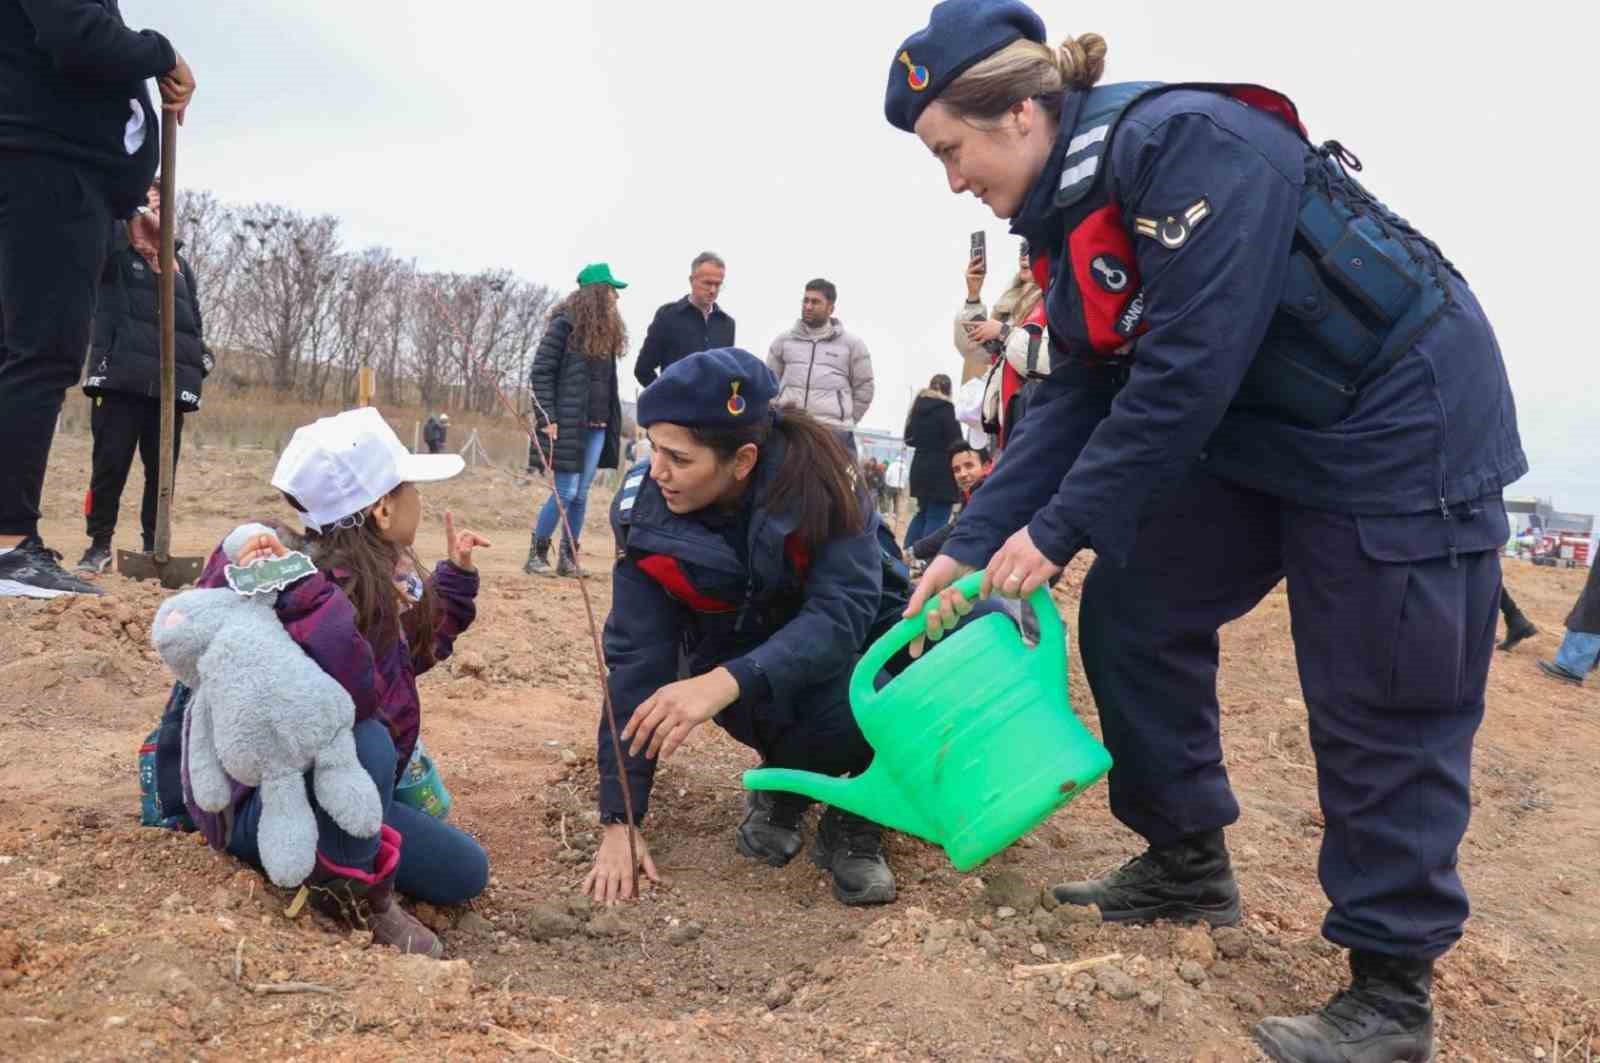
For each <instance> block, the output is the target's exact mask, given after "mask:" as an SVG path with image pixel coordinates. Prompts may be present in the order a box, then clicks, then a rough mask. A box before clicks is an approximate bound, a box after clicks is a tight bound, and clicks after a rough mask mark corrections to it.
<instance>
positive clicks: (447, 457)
mask: <svg viewBox="0 0 1600 1063" xmlns="http://www.w3.org/2000/svg"><path fill="white" fill-rule="evenodd" d="M466 467H467V463H466V461H465V460H463V459H462V457H461V455H460V454H406V455H396V456H395V471H396V472H398V473H399V474H400V482H401V483H412V484H425V483H433V482H434V481H436V480H448V479H450V478H451V477H452V476H458V475H460V473H461V472H462V470H464V469H465V468H466Z"/></svg>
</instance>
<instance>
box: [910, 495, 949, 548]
mask: <svg viewBox="0 0 1600 1063" xmlns="http://www.w3.org/2000/svg"><path fill="white" fill-rule="evenodd" d="M954 508H955V503H954V502H924V501H923V500H922V499H920V498H919V499H917V515H916V516H914V517H912V518H911V524H910V525H909V526H908V527H907V528H906V549H907V550H909V549H911V548H912V547H913V546H915V545H916V543H917V540H919V539H922V538H925V537H926V536H929V535H932V534H933V533H934V532H936V531H938V530H939V529H940V528H942V527H944V526H945V525H946V524H949V523H950V511H951V510H952V509H954Z"/></svg>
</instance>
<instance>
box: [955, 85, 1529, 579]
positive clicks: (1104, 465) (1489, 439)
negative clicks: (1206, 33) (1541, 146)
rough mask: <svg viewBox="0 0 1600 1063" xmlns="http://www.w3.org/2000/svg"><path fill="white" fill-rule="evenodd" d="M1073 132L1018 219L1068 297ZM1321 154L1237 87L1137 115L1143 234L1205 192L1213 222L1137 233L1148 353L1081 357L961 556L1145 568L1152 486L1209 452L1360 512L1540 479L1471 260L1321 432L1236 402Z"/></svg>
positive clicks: (1263, 482)
mask: <svg viewBox="0 0 1600 1063" xmlns="http://www.w3.org/2000/svg"><path fill="white" fill-rule="evenodd" d="M1072 113H1073V109H1072V108H1071V107H1067V108H1064V115H1070V114H1072ZM1065 121H1066V119H1065V118H1064V123H1065ZM1071 133H1072V130H1071V129H1067V128H1064V129H1063V133H1062V135H1061V137H1060V138H1059V139H1060V141H1061V142H1062V143H1060V144H1058V145H1057V150H1056V151H1055V152H1054V153H1053V155H1052V158H1051V162H1050V164H1049V165H1047V167H1046V170H1045V172H1044V173H1043V174H1042V175H1041V177H1040V180H1039V183H1038V185H1037V186H1036V187H1035V189H1034V190H1033V192H1032V193H1030V196H1029V199H1028V202H1027V203H1026V204H1025V205H1024V207H1023V209H1022V211H1021V213H1020V214H1019V216H1018V217H1017V218H1016V219H1015V220H1014V222H1013V230H1014V231H1016V232H1018V233H1019V234H1020V235H1023V236H1025V237H1027V238H1028V240H1029V242H1030V246H1032V247H1033V248H1035V249H1036V253H1048V255H1049V256H1050V276H1051V280H1052V289H1054V288H1055V286H1056V285H1057V284H1059V283H1060V278H1061V277H1062V276H1063V271H1064V270H1067V269H1069V268H1070V264H1069V263H1065V262H1063V261H1062V258H1063V252H1064V250H1065V248H1064V241H1065V236H1066V234H1065V232H1064V223H1063V221H1062V220H1061V218H1060V216H1059V214H1058V212H1056V211H1055V209H1054V206H1053V202H1054V200H1053V196H1054V194H1055V192H1056V189H1057V188H1058V186H1059V185H1061V184H1062V179H1063V176H1064V174H1063V161H1064V157H1065V151H1066V147H1067V145H1066V142H1067V140H1068V137H1069V136H1070V135H1071ZM1308 157H1310V156H1309V151H1308V146H1307V144H1306V142H1305V141H1303V140H1301V139H1300V138H1299V136H1297V135H1296V133H1295V131H1294V130H1293V129H1292V128H1290V126H1289V125H1287V124H1286V123H1285V122H1283V121H1281V120H1280V119H1279V118H1277V117H1274V116H1273V115H1271V114H1269V113H1267V112H1265V111H1262V110H1258V109H1256V108H1253V107H1249V106H1246V105H1244V104H1242V103H1240V102H1238V101H1237V100H1234V99H1231V98H1229V97H1228V96H1226V95H1223V94H1221V93H1216V92H1209V91H1203V90H1196V89H1174V90H1172V91H1168V92H1164V93H1161V94H1157V95H1153V96H1149V97H1146V98H1143V99H1141V100H1139V101H1138V102H1136V103H1134V104H1133V105H1132V106H1131V107H1130V108H1129V109H1128V110H1127V112H1126V113H1125V114H1124V116H1123V118H1122V121H1121V123H1120V124H1119V125H1118V126H1117V127H1116V131H1115V133H1114V134H1113V136H1112V140H1111V143H1110V144H1109V145H1108V146H1107V147H1106V149H1105V154H1104V157H1103V159H1102V163H1101V164H1102V166H1103V168H1104V178H1103V179H1104V180H1105V181H1107V182H1108V183H1107V185H1106V188H1107V190H1108V191H1109V193H1110V195H1111V201H1112V202H1113V203H1115V204H1117V205H1118V206H1119V207H1120V210H1121V214H1122V219H1123V223H1124V225H1125V226H1126V229H1127V231H1128V232H1129V233H1135V232H1136V231H1137V228H1136V222H1137V219H1138V218H1140V217H1152V216H1153V217H1161V216H1164V215H1170V214H1172V213H1173V212H1175V211H1178V212H1181V211H1183V210H1184V209H1185V208H1187V207H1189V206H1190V205H1191V204H1196V203H1198V202H1199V201H1200V200H1201V199H1204V200H1205V201H1206V202H1207V204H1208V205H1209V215H1208V216H1207V217H1205V218H1204V220H1203V221H1202V222H1200V223H1199V224H1196V225H1194V226H1193V228H1192V231H1191V232H1190V233H1189V236H1188V239H1187V240H1186V241H1185V242H1184V243H1183V244H1182V245H1181V246H1180V247H1177V248H1175V249H1174V248H1171V247H1169V246H1166V245H1165V244H1163V243H1162V242H1161V241H1160V240H1157V239H1154V238H1148V237H1144V236H1138V235H1135V236H1134V237H1133V241H1134V242H1133V246H1134V253H1135V256H1136V265H1137V270H1138V273H1139V274H1140V275H1141V276H1142V278H1143V294H1144V306H1143V315H1144V316H1143V324H1142V326H1141V328H1142V329H1143V331H1142V332H1141V333H1140V334H1139V335H1138V338H1137V339H1136V341H1135V343H1134V346H1133V349H1132V352H1131V358H1125V359H1122V360H1121V364H1113V365H1108V364H1106V363H1105V362H1104V361H1099V360H1096V359H1094V358H1092V357H1087V355H1088V354H1089V352H1074V351H1068V352H1066V353H1067V355H1068V357H1065V358H1061V359H1060V360H1059V361H1058V362H1057V363H1056V364H1055V366H1054V371H1053V373H1052V375H1051V376H1050V378H1049V379H1048V380H1046V381H1044V382H1043V383H1042V384H1041V385H1040V387H1039V389H1038V392H1037V394H1036V395H1035V397H1034V399H1033V400H1032V403H1031V404H1030V406H1029V408H1028V412H1027V415H1026V416H1025V417H1024V418H1023V420H1022V422H1021V423H1020V424H1019V425H1018V427H1017V429H1016V431H1015V433H1014V435H1013V436H1012V438H1011V440H1010V443H1009V445H1008V447H1007V450H1006V456H1005V460H1004V461H1002V462H1000V463H999V465H998V467H997V468H996V470H995V472H994V474H993V475H992V476H990V478H989V480H988V483H987V485H986V486H985V488H984V490H983V492H982V493H981V494H980V495H979V496H978V497H977V498H976V499H974V501H973V504H972V506H971V507H970V508H969V509H968V510H967V511H966V512H965V513H964V514H963V516H962V519H961V523H960V524H959V525H957V527H956V529H955V531H954V532H953V533H952V534H951V536H950V539H949V541H948V542H947V543H946V545H945V547H944V551H943V552H944V553H946V554H949V555H951V556H952V557H954V558H956V559H957V560H959V561H962V562H964V563H966V564H969V565H983V564H985V563H987V561H988V559H989V557H990V556H991V555H992V554H993V553H994V551H995V550H997V549H998V548H999V547H1000V546H1001V545H1002V543H1003V542H1004V541H1005V539H1006V538H1007V536H1009V535H1010V534H1011V533H1012V532H1014V531H1016V530H1017V529H1018V528H1020V527H1023V526H1024V525H1026V526H1027V527H1028V529H1029V532H1030V534H1031V535H1032V538H1033V540H1034V543H1035V545H1036V546H1037V547H1038V548H1039V550H1040V551H1041V552H1043V553H1044V554H1045V556H1046V557H1049V558H1050V559H1051V560H1052V561H1054V562H1057V563H1063V564H1064V563H1065V562H1066V561H1067V560H1068V559H1070V558H1071V557H1072V555H1073V554H1074V553H1076V552H1077V551H1078V550H1079V549H1080V548H1082V547H1084V546H1092V547H1093V548H1094V550H1095V551H1096V553H1097V554H1099V555H1101V556H1104V557H1107V558H1109V559H1111V560H1112V561H1114V562H1121V561H1125V560H1126V558H1127V556H1128V552H1129V551H1130V550H1131V548H1132V544H1133V541H1134V538H1135V532H1136V529H1137V520H1138V516H1139V512H1140V510H1141V509H1142V508H1143V506H1144V505H1145V503H1146V501H1147V500H1148V499H1149V497H1150V496H1151V494H1152V493H1153V492H1155V491H1157V490H1159V489H1160V488H1161V486H1162V485H1163V484H1165V483H1169V482H1171V481H1172V480H1174V479H1176V478H1177V477H1178V476H1180V475H1182V474H1183V473H1184V472H1186V471H1187V470H1189V469H1192V468H1193V467H1194V466H1195V463H1196V462H1199V463H1201V464H1202V467H1204V468H1207V469H1209V470H1210V472H1211V473H1213V474H1214V475H1216V476H1219V477H1221V478H1223V479H1226V480H1230V481H1233V482H1235V483H1238V484H1240V485H1242V486H1245V487H1248V488H1252V489H1256V490H1260V491H1263V492H1266V493H1269V494H1272V495H1274V496H1277V497H1280V498H1283V499H1286V500H1289V501H1292V502H1295V503H1298V504H1301V505H1305V506H1309V507H1312V508H1318V509H1326V510H1330V511H1335V512H1343V513H1349V514H1355V515H1358V516H1362V515H1371V516H1379V515H1383V516H1391V515H1395V516H1397V515H1401V514H1422V513H1433V514H1438V513H1440V511H1441V509H1453V508H1455V507H1458V506H1461V505H1463V504H1466V503H1470V502H1473V501H1475V500H1477V499H1480V498H1493V497H1495V496H1497V495H1498V494H1499V492H1500V490H1501V488H1502V487H1503V486H1505V485H1506V484H1508V483H1510V482H1512V481H1513V480H1515V479H1517V478H1518V477H1519V476H1521V475H1522V474H1523V473H1524V472H1526V471H1527V460H1526V459H1525V457H1524V456H1523V453H1522V447H1521V442H1520V440H1519V438H1518V435H1517V428H1516V412H1515V408H1514V405H1513V402H1512V398H1511V391H1510V385H1509V383H1508V381H1507V379H1506V373H1505V366H1504V363H1503V362H1502V360H1501V356H1500V350H1499V347H1498V346H1497V344H1496V342H1495V339H1494V334H1493V331H1492V330H1491V329H1490V327H1489V324H1488V321H1487V320H1486V319H1485V317H1484V315H1483V311H1482V310H1481V309H1480V308H1479V306H1478V304H1477V301H1476V299H1475V298H1474V297H1473V295H1472V293H1471V291H1470V289H1469V288H1468V287H1467V285H1466V283H1465V281H1463V280H1462V279H1461V278H1460V277H1459V276H1457V275H1456V274H1455V273H1454V272H1453V271H1446V272H1443V273H1442V281H1443V283H1444V284H1445V285H1446V293H1447V297H1448V303H1447V306H1446V307H1445V309H1444V311H1443V312H1442V314H1441V315H1440V316H1439V317H1438V318H1437V320H1436V321H1435V322H1434V324H1433V325H1431V326H1430V327H1429V328H1428V330H1427V331H1425V332H1424V333H1422V334H1421V335H1420V337H1419V338H1418V339H1417V340H1416V341H1415V343H1414V344H1413V345H1412V347H1411V349H1410V350H1409V351H1408V352H1407V353H1405V354H1404V355H1403V356H1402V357H1401V358H1400V359H1399V361H1398V362H1396V363H1395V364H1394V365H1393V366H1392V368H1390V369H1389V370H1388V371H1387V372H1386V373H1384V374H1383V375H1382V376H1381V377H1379V378H1378V379H1376V380H1375V381H1373V382H1372V383H1371V384H1369V385H1367V386H1366V387H1365V388H1364V390H1362V392H1361V393H1360V396H1359V398H1358V399H1357V401H1356V402H1355V404H1354V406H1353V408H1352V409H1351V410H1350V411H1349V413H1348V415H1347V416H1345V417H1343V418H1342V419H1341V420H1339V421H1338V422H1337V423H1335V424H1333V425H1331V426H1329V427H1323V428H1310V427H1305V426H1303V425H1298V424H1295V423H1292V422H1291V421H1289V420H1287V419H1284V418H1280V417H1275V416H1274V415H1273V414H1272V413H1270V412H1268V411H1262V410H1259V409H1250V408H1242V407H1240V406H1236V405H1235V398H1236V396H1237V395H1238V393H1239V390H1240V385H1241V383H1242V382H1243V381H1244V379H1245V375H1246V372H1247V370H1249V369H1250V367H1251V363H1252V362H1253V360H1254V359H1255V357H1256V355H1257V352H1258V350H1259V349H1260V348H1261V346H1262V344H1263V340H1264V338H1265V337H1266V335H1267V329H1268V326H1269V323H1270V322H1271V320H1272V318H1273V316H1274V314H1275V312H1276V311H1277V310H1278V305H1279V300H1280V294H1281V293H1282V291H1283V289H1284V284H1285V273H1286V267H1287V264H1288V260H1289V251H1290V246H1291V239H1292V238H1293V236H1294V233H1295V223H1296V215H1297V211H1298V209H1299V204H1300V194H1301V190H1302V186H1303V185H1304V183H1305V180H1306V173H1307V159H1308ZM1051 313H1052V320H1051V328H1052V334H1053V335H1054V334H1055V333H1056V332H1057V321H1056V317H1055V313H1056V306H1055V305H1052V308H1051ZM1080 353H1081V354H1084V355H1085V357H1075V356H1074V355H1077V354H1080ZM1440 523H1443V522H1440Z"/></svg>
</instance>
